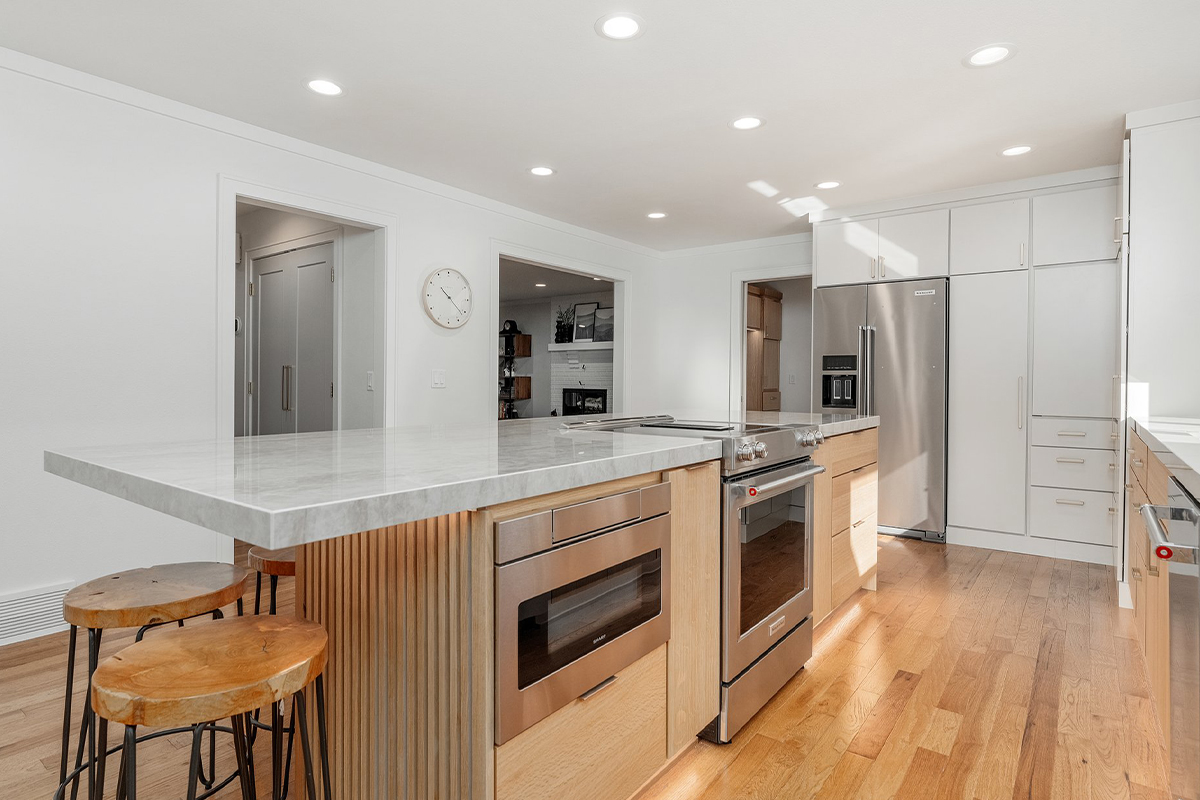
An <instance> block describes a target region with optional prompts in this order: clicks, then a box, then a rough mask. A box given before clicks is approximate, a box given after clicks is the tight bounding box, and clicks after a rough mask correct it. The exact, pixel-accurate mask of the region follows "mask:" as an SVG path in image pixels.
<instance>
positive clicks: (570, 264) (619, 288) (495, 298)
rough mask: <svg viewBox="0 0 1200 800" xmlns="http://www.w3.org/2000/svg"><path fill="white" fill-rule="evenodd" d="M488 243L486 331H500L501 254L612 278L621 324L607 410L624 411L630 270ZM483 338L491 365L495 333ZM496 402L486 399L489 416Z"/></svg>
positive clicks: (630, 340) (626, 405) (615, 338)
mask: <svg viewBox="0 0 1200 800" xmlns="http://www.w3.org/2000/svg"><path fill="white" fill-rule="evenodd" d="M491 245H492V260H491V265H490V266H489V269H490V270H491V272H490V273H489V274H490V277H491V302H490V303H489V307H488V325H489V330H491V331H493V332H496V333H498V332H499V331H500V299H499V298H500V259H501V258H502V257H503V258H514V259H517V260H520V261H531V262H533V263H534V264H540V265H543V266H546V267H550V268H551V269H557V270H560V271H562V272H573V273H576V274H578V275H586V276H588V277H591V278H604V279H605V280H609V281H612V283H613V316H614V318H615V319H618V320H620V322H621V324H620V325H618V326H617V328H616V331H615V335H614V336H613V408H611V409H609V411H610V412H612V413H624V412H626V411H628V409H629V408H630V406H631V404H632V398H631V389H632V386H631V384H630V382H629V380H628V376H627V374H626V373H627V370H628V365H629V364H630V363H631V358H630V356H631V355H632V348H633V336H632V333H633V283H632V281H633V273H632V272H630V271H629V270H625V269H621V268H620V267H612V266H608V265H607V264H596V263H593V262H590V261H583V260H582V259H578V258H573V257H571V256H564V255H560V254H558V253H551V252H548V251H546V250H538V249H537V248H533V247H527V246H526V245H522V244H517V243H515V242H506V241H504V240H502V239H492V240H491ZM486 341H487V348H488V350H487V357H488V360H487V362H486V363H489V364H493V365H494V364H495V359H496V339H495V337H494V336H489V337H488V338H487V339H486ZM495 402H496V401H495V398H491V399H489V400H488V403H489V404H490V406H491V412H490V413H491V415H492V416H495V414H496V408H495Z"/></svg>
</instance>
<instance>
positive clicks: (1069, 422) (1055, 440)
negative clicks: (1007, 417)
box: [1029, 417, 1120, 450]
mask: <svg viewBox="0 0 1200 800" xmlns="http://www.w3.org/2000/svg"><path fill="white" fill-rule="evenodd" d="M1029 427H1030V431H1029V432H1030V438H1031V442H1030V443H1031V444H1033V445H1035V446H1037V447H1081V448H1085V449H1088V450H1116V449H1117V446H1118V445H1119V444H1120V437H1119V435H1118V434H1119V431H1118V429H1117V423H1116V422H1114V421H1113V420H1111V419H1083V418H1081V417H1034V418H1033V421H1032V422H1031V423H1030V426H1029Z"/></svg>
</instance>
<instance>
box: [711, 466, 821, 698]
mask: <svg viewBox="0 0 1200 800" xmlns="http://www.w3.org/2000/svg"><path fill="white" fill-rule="evenodd" d="M824 471H825V468H824V467H822V466H819V465H814V464H812V463H803V464H796V465H793V466H790V467H785V468H783V469H778V470H770V471H768V472H765V473H762V474H760V475H755V476H751V477H747V478H741V479H739V480H734V481H730V482H728V483H726V484H725V487H724V502H723V505H722V508H723V512H724V520H723V524H722V539H723V543H722V563H723V565H724V568H723V569H722V581H723V585H722V587H721V596H722V603H721V605H722V608H721V623H722V625H721V630H722V635H723V637H724V642H723V644H724V647H723V648H722V654H721V680H722V681H724V682H726V683H729V682H731V681H733V679H734V678H736V677H737V676H738V675H740V674H741V673H742V671H743V670H745V669H746V667H748V666H750V665H751V664H752V663H754V661H755V659H757V658H758V657H759V656H761V655H762V654H763V653H765V652H767V650H769V649H770V648H771V646H772V645H774V644H775V643H776V642H778V641H780V640H781V639H782V638H783V637H784V636H785V635H787V634H788V632H790V631H791V630H792V629H794V628H795V627H796V626H797V625H799V624H800V623H801V622H803V621H804V619H805V618H806V617H809V616H811V615H812V608H813V599H812V575H813V566H812V542H813V540H812V527H813V479H814V478H815V477H816V476H817V475H819V474H821V473H822V472H824Z"/></svg>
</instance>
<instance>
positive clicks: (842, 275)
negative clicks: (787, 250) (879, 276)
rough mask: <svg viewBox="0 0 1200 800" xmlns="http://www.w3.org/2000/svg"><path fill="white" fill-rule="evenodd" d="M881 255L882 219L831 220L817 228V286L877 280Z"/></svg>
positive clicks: (814, 236)
mask: <svg viewBox="0 0 1200 800" xmlns="http://www.w3.org/2000/svg"><path fill="white" fill-rule="evenodd" d="M878 256H879V220H877V219H868V220H863V221H862V222H829V223H825V224H823V225H817V226H816V228H815V230H814V231H813V260H814V262H815V264H816V282H817V286H838V285H840V284H844V283H867V282H869V281H873V280H875V261H876V259H877V258H878Z"/></svg>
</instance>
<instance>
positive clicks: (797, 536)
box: [738, 485, 812, 634]
mask: <svg viewBox="0 0 1200 800" xmlns="http://www.w3.org/2000/svg"><path fill="white" fill-rule="evenodd" d="M811 488H812V487H811V485H808V486H802V487H800V488H799V489H793V490H792V491H790V492H786V493H784V494H780V495H776V496H774V497H771V498H768V499H766V500H762V501H759V502H757V503H754V504H753V505H749V506H746V507H745V508H743V509H742V510H741V512H739V520H738V521H739V523H740V524H739V526H738V527H739V530H738V536H739V541H740V543H741V545H740V546H741V562H742V574H741V577H742V594H741V598H740V599H741V609H742V618H741V632H742V633H743V634H745V633H746V632H747V631H749V630H750V629H751V628H753V627H754V626H755V625H757V624H758V623H760V622H762V621H763V620H765V619H767V618H768V617H770V616H772V615H773V614H774V613H775V612H776V611H777V610H778V609H779V608H780V607H781V606H783V605H784V604H785V603H787V602H788V601H789V600H791V599H792V598H793V597H795V596H796V595H797V594H799V593H800V592H803V591H804V590H805V589H807V588H808V558H809V554H808V553H807V552H805V550H806V546H805V545H806V541H805V536H804V526H805V510H806V508H807V505H808V502H809V491H810V490H811Z"/></svg>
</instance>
